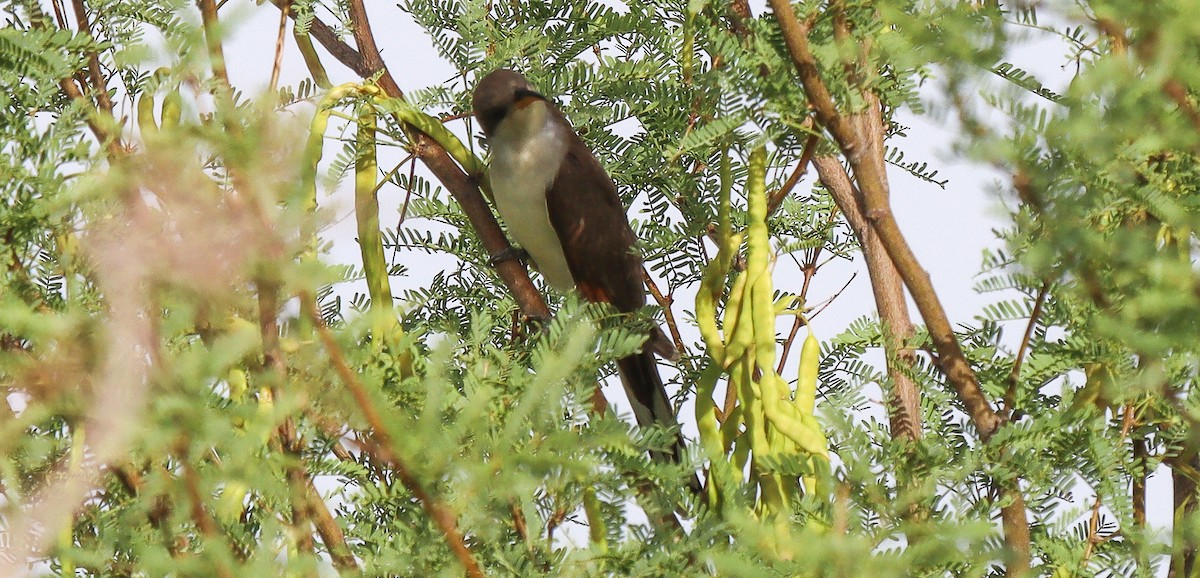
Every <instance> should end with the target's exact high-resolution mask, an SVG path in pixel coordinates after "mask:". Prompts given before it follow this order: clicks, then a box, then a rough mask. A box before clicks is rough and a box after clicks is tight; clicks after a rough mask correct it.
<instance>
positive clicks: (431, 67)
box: [222, 0, 1171, 532]
mask: <svg viewBox="0 0 1200 578" xmlns="http://www.w3.org/2000/svg"><path fill="white" fill-rule="evenodd" d="M367 4H368V6H369V8H370V10H371V16H372V20H371V23H372V27H373V29H374V32H375V36H376V40H377V42H378V43H379V46H380V49H381V51H382V54H383V58H384V61H385V62H387V63H388V65H389V67H390V69H391V72H392V74H393V76H395V78H396V81H397V82H398V83H399V85H400V87H401V88H402V89H403V90H405V91H406V92H408V91H413V90H417V89H420V88H424V87H426V86H430V85H435V84H442V83H445V82H447V81H455V82H461V81H459V80H456V79H454V75H455V71H454V70H453V68H452V67H451V66H450V65H449V64H447V63H446V62H444V61H443V60H441V58H440V57H439V56H438V54H437V52H436V51H435V50H434V49H433V47H432V45H431V44H430V41H429V38H428V37H427V36H426V35H425V34H424V33H423V32H422V30H421V29H420V28H419V27H417V26H416V25H415V24H414V23H412V22H411V21H410V20H409V19H408V15H407V14H405V13H404V12H402V11H400V10H399V9H397V8H396V7H395V5H394V4H393V3H392V2H368V3H367ZM752 4H753V5H754V12H755V14H762V13H763V12H764V7H763V4H764V3H763V2H752ZM222 19H223V20H224V21H226V22H232V23H234V24H232V25H231V26H230V29H231V31H232V34H231V36H230V37H229V38H228V39H227V42H226V52H225V53H226V57H227V60H228V62H227V66H228V69H229V73H230V77H231V81H232V82H233V84H234V85H235V86H237V87H239V88H240V89H242V90H244V91H245V93H246V95H247V96H252V95H254V94H256V93H257V92H261V91H262V90H264V89H265V88H266V79H267V78H268V76H269V71H270V68H271V65H272V60H273V55H274V50H275V33H276V31H277V26H278V21H279V12H278V10H276V9H275V8H273V7H271V6H270V5H269V4H268V5H264V6H261V7H259V6H255V5H254V3H253V2H250V1H249V0H232V1H231V2H229V5H228V6H226V7H224V8H223V9H222ZM318 51H319V52H320V53H321V54H322V57H323V62H324V63H325V66H326V69H327V70H328V72H329V74H330V76H331V80H332V81H333V83H334V84H335V85H336V84H339V83H341V82H353V81H358V80H359V79H358V78H357V77H356V76H355V75H354V74H353V73H351V72H350V71H348V70H346V69H345V68H344V67H342V66H341V65H340V64H339V63H337V61H336V60H335V59H334V58H332V57H330V56H328V54H326V53H325V52H324V50H323V49H322V48H321V47H320V46H319V44H318ZM1009 61H1010V62H1012V63H1014V64H1015V65H1016V66H1018V67H1020V68H1023V69H1025V70H1027V71H1030V72H1032V73H1033V74H1035V75H1036V76H1037V77H1038V78H1039V79H1041V80H1042V81H1043V82H1044V83H1045V84H1046V85H1047V87H1048V88H1050V89H1051V90H1053V91H1055V92H1060V93H1061V92H1063V91H1064V90H1065V85H1066V82H1067V81H1068V80H1069V79H1070V74H1071V72H1072V70H1071V69H1066V68H1064V66H1065V65H1066V64H1067V60H1066V56H1065V52H1064V49H1062V48H1061V46H1059V45H1058V44H1056V43H1055V42H1054V41H1052V40H1048V41H1040V42H1036V43H1032V44H1028V45H1023V46H1022V47H1021V49H1020V50H1017V51H1015V52H1014V53H1013V54H1011V55H1010V60H1009ZM307 76H308V71H307V69H306V68H305V67H304V63H303V60H302V59H301V57H300V54H299V52H298V51H297V50H296V49H295V46H294V44H293V42H292V38H291V30H290V27H289V30H288V34H287V35H286V36H285V58H284V61H283V67H282V71H281V77H280V85H281V86H285V85H293V86H294V85H296V84H297V83H298V82H299V81H300V80H302V79H304V78H307ZM926 90H927V94H928V96H929V98H927V101H931V102H932V101H936V96H937V91H938V90H939V88H938V85H937V83H936V82H935V83H931V84H930V85H929V86H927V88H926ZM897 120H898V121H899V122H900V123H902V124H905V125H908V126H910V127H911V130H910V131H909V137H908V138H907V139H903V140H900V141H896V142H893V143H891V144H892V145H893V146H898V147H900V148H902V149H903V150H904V152H905V156H906V160H907V161H914V160H920V161H926V162H928V163H929V164H930V166H931V167H934V168H936V169H937V170H938V171H939V177H940V178H942V179H947V180H949V183H948V184H947V185H946V188H945V190H942V189H941V188H939V187H938V186H936V185H933V184H930V183H926V182H924V181H921V180H919V179H916V178H915V177H912V176H911V175H909V174H907V173H905V172H903V171H901V170H899V169H896V168H895V167H891V166H889V167H888V168H889V174H888V176H889V180H890V184H891V190H892V208H893V210H894V212H895V215H896V218H897V220H898V221H899V224H900V227H901V229H902V230H903V231H904V233H905V235H906V236H907V238H908V241H909V243H910V244H911V246H912V248H913V250H914V251H915V253H916V255H917V257H918V258H919V259H920V261H921V263H922V264H923V265H924V266H925V267H926V269H927V270H928V271H929V273H930V275H931V277H932V280H933V284H934V286H935V287H936V288H937V292H938V295H939V296H940V297H941V300H942V303H943V305H944V306H945V308H946V310H947V313H948V315H949V317H950V320H951V322H952V323H955V324H957V323H972V324H974V316H975V315H976V314H978V313H979V312H980V311H981V309H982V307H983V306H984V305H985V304H987V303H990V302H992V301H994V300H995V299H996V298H997V296H996V295H979V294H977V293H975V292H974V291H973V289H972V287H973V285H974V283H975V282H976V274H977V273H978V272H979V270H980V262H981V255H982V251H983V249H984V248H985V247H999V246H1000V243H999V241H998V240H997V239H996V237H995V235H994V234H993V229H994V228H998V227H1002V226H1004V225H1005V224H1006V223H1007V217H1006V214H1007V211H1006V210H1005V209H1004V208H1003V205H1002V204H1001V202H1002V200H1004V199H1003V198H1002V197H1001V196H998V194H997V193H996V192H995V191H997V190H1007V186H1006V183H1007V180H1008V176H1007V175H1003V174H1000V173H998V172H996V171H993V170H992V169H990V168H988V167H985V166H982V165H980V164H977V163H972V162H969V161H966V160H964V159H963V158H961V156H958V155H956V154H955V153H954V152H953V151H952V147H951V145H952V141H953V140H954V138H955V133H954V132H953V131H954V129H955V123H954V121H953V119H952V118H933V117H928V116H927V117H913V116H912V115H911V114H910V113H906V112H902V113H901V114H900V115H899V116H898V119H897ZM334 124H335V123H331V131H330V133H327V134H335V131H336V129H334V128H332V125H334ZM448 126H449V127H450V128H451V129H452V130H455V132H456V133H457V134H458V135H459V137H460V138H463V139H464V141H465V138H466V137H467V135H465V134H464V133H463V130H462V129H463V126H464V124H463V123H462V122H455V123H451V124H450V125H448ZM348 136H352V134H350V135H348ZM327 142H328V143H329V145H328V148H327V149H326V159H328V158H331V157H332V156H333V155H334V154H336V151H337V150H338V147H339V143H337V142H333V141H327ZM381 153H382V150H381ZM400 156H401V155H399V154H397V155H396V156H395V157H394V158H391V157H388V156H383V155H382V154H381V157H380V167H381V170H383V171H386V170H388V169H390V168H391V166H392V165H391V164H388V160H389V158H391V162H392V163H395V162H396V161H397V160H399V158H400ZM422 168H423V167H420V166H419V165H418V171H421V170H422ZM426 174H427V173H426ZM814 178H815V171H813V170H811V169H810V172H809V175H807V176H806V177H805V178H804V180H803V181H802V182H801V184H800V185H798V187H797V190H801V191H802V190H805V188H807V187H810V186H811V184H812V182H813V179H814ZM430 179H431V180H432V178H431V177H430ZM434 182H436V181H434ZM997 184H999V185H1000V187H999V189H998V187H997ZM351 186H352V182H350V181H349V180H347V181H346V182H345V183H344V184H343V186H342V187H341V189H340V190H338V191H335V192H333V193H332V194H331V195H329V196H326V195H325V194H322V195H320V197H321V203H322V205H323V206H327V207H335V208H336V214H337V216H338V218H339V219H338V221H337V222H336V223H335V224H333V225H332V226H330V227H328V228H327V229H326V230H325V231H324V232H323V236H324V237H325V238H327V239H333V240H334V249H333V251H332V254H331V255H330V256H329V257H330V258H331V259H333V260H335V261H337V262H343V263H358V262H359V261H360V257H359V252H358V247H357V244H356V241H355V235H356V232H355V223H354V219H353V217H350V216H349V214H350V211H351V209H352V207H353V193H352V190H351ZM402 200H403V191H398V190H395V189H394V187H384V188H383V189H382V190H381V191H380V205H381V211H380V221H381V224H382V225H383V226H384V227H388V228H391V227H394V226H395V223H396V220H397V218H398V216H399V212H398V209H399V205H400V203H401V201H402ZM631 217H632V218H638V215H636V214H632V215H631ZM388 257H389V259H390V257H391V254H390V251H389V254H388ZM402 261H403V262H404V263H405V264H406V265H408V266H409V267H410V268H412V269H413V273H414V274H416V276H417V277H418V278H420V277H424V276H425V275H422V274H421V272H420V268H422V267H430V268H439V269H440V268H442V266H443V265H444V261H442V262H441V264H439V261H438V259H437V258H436V257H433V258H431V257H428V256H425V255H423V254H422V255H413V258H412V259H410V257H409V254H405V255H404V256H403V258H402ZM785 263H786V262H785V261H784V260H781V261H780V272H779V274H777V275H776V278H775V283H776V286H777V287H780V288H791V289H794V290H798V288H799V285H800V277H799V276H798V274H795V273H796V272H795V267H794V266H792V265H790V263H786V264H787V265H788V266H785ZM854 272H858V276H857V278H855V280H854V281H853V282H852V283H851V284H850V286H849V287H848V288H847V289H846V290H845V291H844V292H843V293H842V295H841V296H840V297H839V298H838V299H837V300H835V301H834V302H833V304H832V305H831V306H830V307H829V308H828V310H826V311H825V312H823V313H822V314H821V315H820V316H819V317H817V318H816V320H815V322H814V330H815V331H816V332H817V336H818V338H821V339H828V338H829V337H832V336H833V335H835V334H837V333H839V332H841V331H842V330H843V329H844V328H845V327H846V326H847V325H848V324H849V323H850V322H851V321H853V320H855V319H857V318H859V317H861V316H862V315H865V314H873V313H874V299H873V297H872V295H871V290H870V283H869V278H868V276H867V274H866V270H865V266H863V264H862V260H861V259H858V260H856V261H855V262H854V263H846V262H844V261H842V262H835V263H832V264H831V265H830V266H828V267H827V268H825V269H822V270H821V272H820V273H819V274H818V275H817V276H816V277H815V278H814V279H813V286H812V288H811V289H810V302H811V303H818V302H820V301H822V300H824V299H826V298H827V297H829V296H831V295H832V294H834V293H836V292H837V291H838V290H839V289H840V288H841V287H842V286H843V285H844V284H845V282H846V280H847V279H849V277H850V275H851V274H852V273H854ZM427 273H430V274H431V272H429V271H427ZM411 283H412V281H405V280H402V279H396V278H394V279H393V292H394V293H396V294H399V293H400V291H401V290H402V289H403V288H404V287H405V286H406V284H407V286H411ZM356 291H357V292H360V293H365V292H366V289H365V285H363V286H356V287H343V288H340V290H339V292H340V293H341V294H342V295H343V296H344V297H345V298H346V299H347V300H348V299H349V297H350V296H351V295H353V293H354V292H356ZM690 299H691V297H690V296H684V295H678V296H677V301H676V303H677V306H676V315H680V314H681V313H682V309H691V308H692V307H691V305H690V303H691V301H690ZM910 310H911V311H912V316H913V319H914V321H916V322H918V323H920V322H921V318H920V314H919V313H918V312H917V311H916V309H915V307H911V306H910ZM1018 325H1019V326H1014V325H1011V324H1010V325H1009V326H1007V327H1006V341H1008V340H1011V341H1012V344H1013V345H1014V346H1015V343H1016V342H1017V340H1019V339H1020V334H1021V332H1022V331H1023V330H1024V322H1019V323H1018ZM790 326H791V322H790V319H789V318H780V320H779V325H778V327H779V330H780V331H781V332H784V331H787V329H788V328H790ZM686 337H687V336H685V338H686ZM691 338H692V340H695V341H698V340H699V337H698V335H695V334H694V335H692V337H691ZM798 349H799V343H797V344H796V345H795V348H794V350H793V353H792V355H791V366H790V367H789V368H788V369H785V372H784V375H785V376H794V374H795V371H796V370H795V362H796V357H797V356H798ZM881 359H882V358H881V357H880V360H881ZM613 381H614V382H615V380H613ZM606 394H607V395H608V398H609V399H610V400H611V401H613V402H614V403H615V404H616V405H617V406H618V411H622V412H624V413H626V414H628V413H629V409H628V404H627V403H626V402H625V400H624V397H625V396H624V393H623V392H622V391H621V388H620V385H619V384H615V383H614V384H610V385H609V386H608V387H607V388H606ZM871 397H873V398H874V399H876V400H878V398H879V394H878V389H876V393H875V394H874V395H873V396H871ZM819 404H820V402H819V401H818V411H819V407H820V405H819ZM875 409H878V417H879V418H881V419H882V418H883V416H884V414H883V411H882V408H881V407H877V408H875ZM692 415H693V414H692V411H691V405H690V403H689V405H688V406H687V407H685V408H684V410H683V411H682V412H681V416H680V417H681V420H682V421H684V422H685V423H686V426H685V432H686V433H689V434H690V437H693V438H694V437H695V426H694V423H692V422H693V419H692ZM1075 494H1076V499H1077V500H1078V501H1080V503H1081V504H1084V505H1085V506H1090V503H1091V500H1092V497H1093V495H1092V493H1091V491H1090V490H1088V489H1087V488H1086V487H1082V486H1081V487H1079V488H1076V492H1075ZM1148 495H1149V496H1150V503H1149V504H1148V512H1147V513H1148V517H1149V520H1150V523H1151V524H1152V525H1154V526H1156V527H1159V528H1162V529H1163V531H1164V532H1166V531H1168V529H1169V527H1170V520H1171V513H1170V511H1171V499H1170V496H1171V484H1170V477H1169V475H1168V474H1166V473H1165V471H1163V470H1160V471H1159V472H1158V474H1156V475H1155V476H1153V477H1151V479H1150V484H1149V488H1148Z"/></svg>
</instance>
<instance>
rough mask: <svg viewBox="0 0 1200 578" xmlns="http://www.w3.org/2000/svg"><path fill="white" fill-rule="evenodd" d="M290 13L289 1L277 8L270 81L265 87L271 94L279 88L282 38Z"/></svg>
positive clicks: (286, 0)
mask: <svg viewBox="0 0 1200 578" xmlns="http://www.w3.org/2000/svg"><path fill="white" fill-rule="evenodd" d="M291 11H292V2H291V0H284V3H283V6H281V7H280V8H279V32H278V34H277V35H276V36H275V61H274V63H273V64H272V65H271V81H270V83H269V84H268V85H267V86H268V88H267V90H269V91H271V92H272V93H274V92H275V90H276V88H277V87H278V86H279V71H280V69H281V68H283V38H284V35H285V34H286V33H287V21H288V13H289V12H291Z"/></svg>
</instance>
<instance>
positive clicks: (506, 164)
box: [471, 69, 683, 459]
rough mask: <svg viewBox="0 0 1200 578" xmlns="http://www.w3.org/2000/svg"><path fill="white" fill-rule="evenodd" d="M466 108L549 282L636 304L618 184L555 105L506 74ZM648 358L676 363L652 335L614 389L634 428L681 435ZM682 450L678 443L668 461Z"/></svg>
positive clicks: (509, 208) (516, 233)
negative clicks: (623, 397)
mask: <svg viewBox="0 0 1200 578" xmlns="http://www.w3.org/2000/svg"><path fill="white" fill-rule="evenodd" d="M471 106H472V108H473V109H474V113H475V118H476V119H478V120H479V125H480V126H481V127H482V128H483V134H484V135H485V136H486V137H487V139H488V147H489V148H490V150H491V153H492V158H491V168H490V169H489V173H488V174H489V177H490V179H491V184H492V194H493V196H494V197H495V201H496V209H498V210H499V211H500V217H501V218H503V219H504V222H505V223H506V224H507V225H508V232H509V234H510V235H512V238H513V239H515V240H516V241H517V243H518V244H520V245H521V247H522V248H523V249H525V251H526V252H527V253H528V254H529V257H530V259H532V261H533V263H534V265H536V266H537V269H538V271H540V272H541V274H542V276H544V277H545V278H546V281H548V282H549V283H550V285H551V286H552V287H554V288H555V289H557V290H559V291H563V292H566V291H570V290H571V289H578V290H579V292H580V293H581V294H582V295H583V296H584V297H585V298H586V299H588V300H589V301H592V302H600V303H610V304H612V305H613V307H614V308H616V309H617V311H620V312H623V313H633V312H634V311H637V310H638V309H639V308H641V307H643V306H644V305H645V304H646V292H645V289H644V288H643V286H642V258H641V256H639V255H638V253H637V252H636V251H635V250H634V242H635V241H636V238H635V237H634V235H633V229H632V228H630V226H629V220H628V218H626V216H625V208H624V207H623V206H622V205H621V199H620V198H619V197H618V196H617V187H616V185H614V184H613V181H612V179H611V178H609V176H608V173H607V172H605V171H604V168H603V167H601V166H600V161H598V160H596V157H595V155H593V154H592V151H591V150H589V149H588V147H587V145H585V144H584V143H583V141H582V140H580V138H579V135H577V134H575V130H574V129H573V128H572V127H571V124H570V123H569V122H567V119H566V117H564V116H563V114H562V112H561V111H560V110H559V109H558V107H557V106H555V105H554V103H552V102H550V101H549V100H547V99H546V97H544V96H542V95H541V94H538V92H537V91H535V90H534V89H533V87H531V86H530V85H529V82H528V81H526V80H525V77H524V76H521V75H520V74H518V73H516V72H513V71H511V70H506V69H499V70H495V71H493V72H492V73H490V74H488V75H487V76H485V77H484V78H483V80H481V81H480V82H479V84H478V86H476V87H475V94H474V97H473V98H472V99H471ZM654 354H658V355H661V356H663V357H666V358H669V359H673V358H675V356H676V353H675V348H674V346H673V345H672V344H671V341H670V340H669V339H667V337H666V336H665V335H663V333H662V331H660V330H659V329H658V328H654V329H653V330H652V332H651V335H650V336H649V338H648V340H647V341H646V344H645V345H644V346H643V350H642V352H641V353H638V354H635V355H631V356H629V357H624V358H621V359H619V360H618V361H617V368H618V370H619V372H620V375H621V383H622V384H624V386H625V393H626V394H627V395H628V396H629V402H630V403H631V404H632V405H633V414H634V416H635V417H636V418H637V421H638V424H640V425H641V426H642V427H645V426H649V425H651V424H654V423H658V424H662V425H664V426H667V427H670V428H678V422H677V421H676V419H675V412H674V411H672V409H671V403H670V400H669V399H668V398H667V391H666V389H665V388H664V387H663V382H662V378H661V377H660V376H659V374H658V367H657V365H656V363H655V361H654ZM682 448H683V438H682V437H679V438H677V442H676V446H675V448H674V451H672V452H671V454H672V457H673V458H675V459H678V457H679V452H680V451H681V450H682Z"/></svg>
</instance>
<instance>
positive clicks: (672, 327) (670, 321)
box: [642, 267, 687, 356]
mask: <svg viewBox="0 0 1200 578" xmlns="http://www.w3.org/2000/svg"><path fill="white" fill-rule="evenodd" d="M642 280H643V281H645V283H646V289H648V290H649V291H650V295H651V296H652V297H654V301H655V302H656V303H658V306H659V307H660V308H661V309H662V310H663V317H664V318H666V321H667V331H670V332H671V341H674V342H675V351H678V352H679V355H681V356H682V355H683V354H684V352H685V351H687V347H686V346H685V345H684V344H683V335H682V334H680V333H679V325H678V324H677V323H676V322H675V313H674V312H672V311H671V303H672V302H673V299H671V298H670V297H669V296H664V295H663V293H662V291H661V290H659V288H658V284H657V283H655V282H654V278H653V277H651V276H650V272H649V271H647V270H646V268H645V267H642Z"/></svg>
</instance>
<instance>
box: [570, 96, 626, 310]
mask: <svg viewBox="0 0 1200 578" xmlns="http://www.w3.org/2000/svg"><path fill="white" fill-rule="evenodd" d="M556 112H557V111H556ZM546 205H547V209H549V211H550V223H551V224H552V225H553V226H554V230H555V232H557V233H558V238H559V240H560V241H561V242H562V244H563V252H564V253H565V255H566V257H567V266H568V267H570V268H571V275H572V276H573V277H574V278H575V286H576V287H578V288H579V291H580V293H582V294H583V295H584V297H587V298H588V299H589V300H591V301H603V302H607V303H612V304H613V306H614V307H616V309H617V310H618V311H623V312H631V311H635V310H637V309H638V308H639V307H642V306H643V305H645V304H646V292H645V290H644V289H643V288H642V258H641V256H639V255H638V254H637V253H636V252H635V250H634V241H635V240H636V239H635V238H634V235H633V229H631V228H630V227H629V220H628V219H627V218H626V216H625V208H624V207H623V206H622V205H621V199H620V198H619V197H618V196H617V187H616V185H614V184H613V182H612V179H611V178H609V176H608V173H607V172H605V171H604V168H603V167H601V166H600V161H598V160H596V157H595V156H594V155H592V152H591V151H590V150H588V148H587V146H586V145H584V144H583V141H581V140H580V139H579V137H578V136H576V135H575V134H572V135H571V138H570V145H569V146H568V148H567V154H566V157H565V158H564V159H563V165H562V168H561V169H560V170H559V173H558V177H557V178H556V179H555V180H554V183H552V184H551V185H550V190H549V191H547V193H546Z"/></svg>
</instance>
